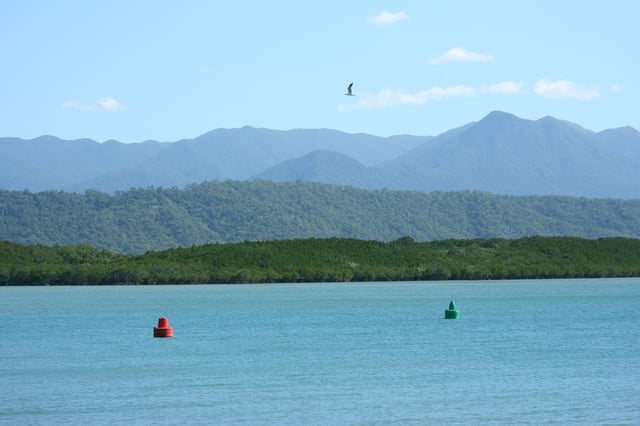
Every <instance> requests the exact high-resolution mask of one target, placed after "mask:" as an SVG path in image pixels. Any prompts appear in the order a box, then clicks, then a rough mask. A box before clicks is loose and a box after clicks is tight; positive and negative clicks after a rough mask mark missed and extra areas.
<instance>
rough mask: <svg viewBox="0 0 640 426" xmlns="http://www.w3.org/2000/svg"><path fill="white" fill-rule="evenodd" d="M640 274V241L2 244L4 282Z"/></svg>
mask: <svg viewBox="0 0 640 426" xmlns="http://www.w3.org/2000/svg"><path fill="white" fill-rule="evenodd" d="M631 276H635V277H637V276H640V240H638V239H627V238H603V239H598V240H588V239H581V238H575V237H526V238H521V239H516V240H506V239H473V240H444V241H434V242H423V243H419V242H416V241H414V240H413V239H411V238H409V237H405V238H401V239H398V240H395V241H392V242H380V241H365V240H355V239H339V238H329V239H315V238H311V239H302V240H285V241H265V242H243V243H234V244H205V245H201V246H193V247H189V248H174V249H169V250H165V251H159V252H148V253H145V254H142V255H123V254H114V253H111V252H109V251H106V250H98V249H95V248H92V247H90V246H85V245H81V246H64V247H62V246H57V247H50V246H43V245H34V246H25V245H19V244H15V243H9V242H0V284H3V285H7V284H15V285H84V284H162V283H183V284H186V283H250V282H256V283H263V282H328V281H331V282H348V281H390V280H393V281H399V280H452V279H464V280H480V279H520V278H569V277H580V278H583V277H631Z"/></svg>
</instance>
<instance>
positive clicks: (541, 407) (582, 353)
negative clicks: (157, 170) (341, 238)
mask: <svg viewBox="0 0 640 426" xmlns="http://www.w3.org/2000/svg"><path fill="white" fill-rule="evenodd" d="M451 299H454V300H455V301H456V304H457V305H458V308H459V309H460V311H461V318H460V319H458V320H444V319H443V317H444V310H445V309H446V308H447V307H448V303H449V301H450V300H451ZM160 316H167V317H168V318H169V320H170V325H171V326H172V327H174V333H175V337H174V338H172V339H154V338H152V334H153V326H155V325H157V320H158V318H159V317H160ZM0 324H1V325H2V328H1V330H2V335H1V339H0V390H1V392H2V397H1V398H0V424H7V425H17V424H20V425H30V424H34V425H38V424H42V425H56V424H69V425H75V424H83V425H84V424H110V425H113V424H127V425H131V424H145V425H146V424H244V425H253V424H269V425H271V424H276V425H284V424H295V425H298V424H306V425H316V424H331V425H334V424H345V425H351V424H353V425H373V424H376V425H377V424H385V425H386V424H393V425H405V424H410V425H411V424H415V425H428V424H447V425H456V424H460V425H463V424H464V425H468V424H523V423H524V424H580V425H584V424H617V425H623V424H629V425H631V424H639V423H640V279H623V280H618V279H607V280H548V281H482V282H435V283H433V282H431V283H429V282H423V283H367V284H277V285H235V286H233V285H232V286H222V285H214V286H153V287H133V286H131V287H35V288H28V287H4V288H0Z"/></svg>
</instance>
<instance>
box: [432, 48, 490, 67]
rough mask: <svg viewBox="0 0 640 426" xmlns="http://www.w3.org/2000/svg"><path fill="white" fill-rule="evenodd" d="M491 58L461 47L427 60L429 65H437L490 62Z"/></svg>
mask: <svg viewBox="0 0 640 426" xmlns="http://www.w3.org/2000/svg"><path fill="white" fill-rule="evenodd" d="M490 61H493V56H491V55H485V54H482V53H476V52H470V51H468V50H465V49H463V48H462V47H454V48H453V49H449V50H447V51H446V52H445V53H444V54H443V55H440V56H438V57H437V58H433V59H430V60H429V63H430V64H434V65H439V64H444V63H445V62H490Z"/></svg>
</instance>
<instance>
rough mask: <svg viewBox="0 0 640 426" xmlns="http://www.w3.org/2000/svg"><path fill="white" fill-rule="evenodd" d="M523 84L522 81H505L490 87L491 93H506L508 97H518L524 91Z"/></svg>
mask: <svg viewBox="0 0 640 426" xmlns="http://www.w3.org/2000/svg"><path fill="white" fill-rule="evenodd" d="M522 86H523V83H522V82H521V81H503V82H502V83H496V84H492V85H491V86H489V90H488V91H489V93H504V94H507V95H516V94H518V93H520V92H521V91H522Z"/></svg>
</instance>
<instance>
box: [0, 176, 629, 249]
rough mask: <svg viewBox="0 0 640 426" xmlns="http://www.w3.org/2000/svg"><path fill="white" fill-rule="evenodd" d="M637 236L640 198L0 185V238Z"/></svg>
mask: <svg viewBox="0 0 640 426" xmlns="http://www.w3.org/2000/svg"><path fill="white" fill-rule="evenodd" d="M531 235H541V236H575V237H583V238H599V237H629V238H640V200H606V199H585V198H573V197H559V196H558V197H556V196H523V197H518V196H504V195H492V194H488V193H481V192H433V193H422V192H409V191H391V190H375V191H367V190H362V189H356V188H352V187H342V186H335V185H327V184H318V183H308V182H296V183H274V182H270V181H242V182H240V181H226V182H218V181H210V182H205V183H202V184H194V185H191V186H188V187H187V188H185V189H176V188H173V189H161V188H158V189H136V190H130V191H126V192H118V193H116V194H114V195H109V194H105V193H101V192H96V191H87V192H85V193H84V194H76V193H66V192H56V191H48V192H39V193H31V192H29V191H4V190H2V191H0V240H7V241H12V242H16V243H21V244H46V245H72V244H88V245H91V246H94V247H97V248H100V249H102V248H105V249H109V250H111V251H115V252H120V253H142V252H145V251H148V250H162V249H166V248H171V247H179V246H187V247H188V246H192V245H199V244H205V243H212V242H220V243H226V242H241V241H266V240H285V239H301V238H328V237H341V238H357V239H364V240H377V241H392V240H395V239H398V238H401V237H404V236H410V237H412V238H414V239H415V240H417V241H431V240H443V239H450V238H456V239H470V238H494V237H499V238H519V237H523V236H531Z"/></svg>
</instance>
